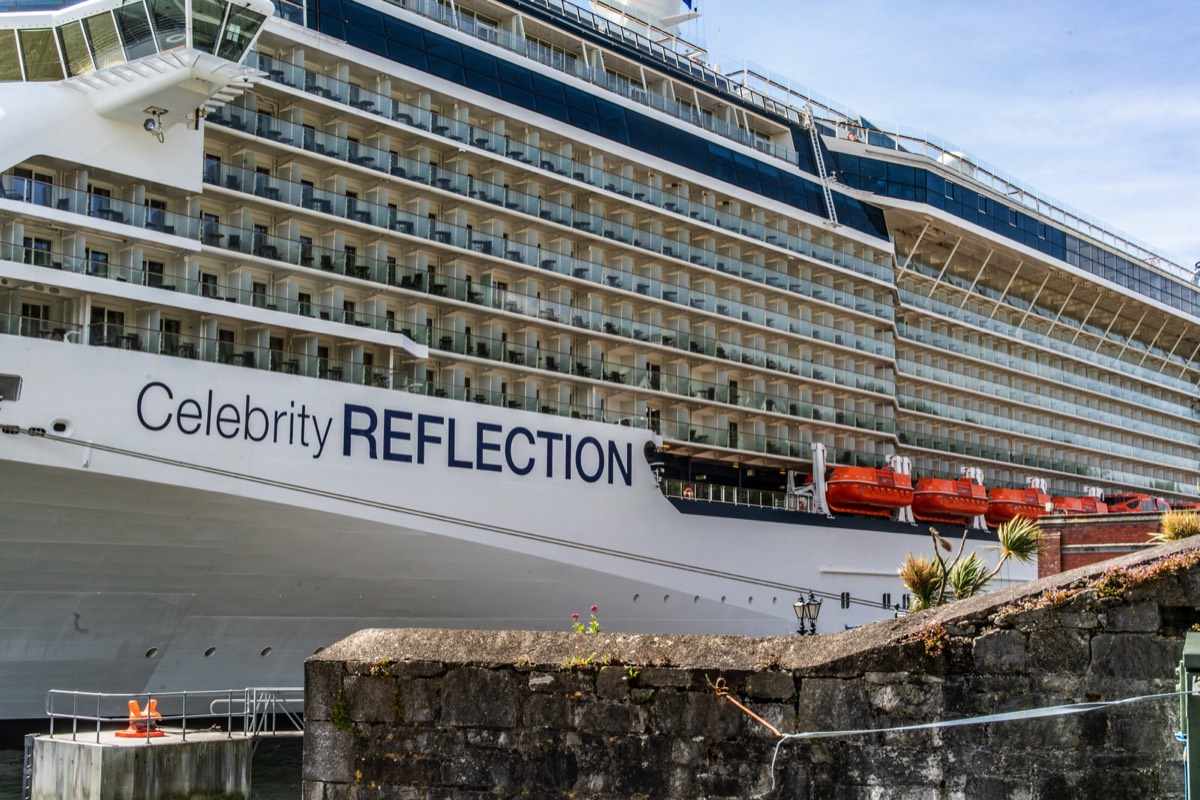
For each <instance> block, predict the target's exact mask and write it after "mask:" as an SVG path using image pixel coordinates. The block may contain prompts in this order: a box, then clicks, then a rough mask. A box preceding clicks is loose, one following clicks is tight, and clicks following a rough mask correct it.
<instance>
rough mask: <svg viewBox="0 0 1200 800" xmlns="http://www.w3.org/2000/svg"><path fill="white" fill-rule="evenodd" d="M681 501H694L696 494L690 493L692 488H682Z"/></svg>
mask: <svg viewBox="0 0 1200 800" xmlns="http://www.w3.org/2000/svg"><path fill="white" fill-rule="evenodd" d="M683 499H684V500H695V499H696V493H695V492H693V491H692V487H690V486H686V487H684V490H683Z"/></svg>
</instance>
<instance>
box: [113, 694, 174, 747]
mask: <svg viewBox="0 0 1200 800" xmlns="http://www.w3.org/2000/svg"><path fill="white" fill-rule="evenodd" d="M160 719H162V714H160V713H158V700H157V699H155V698H153V697H152V698H150V701H149V702H148V703H147V704H146V710H145V711H142V709H141V707H140V706H139V705H138V701H137V700H130V701H129V727H128V728H126V729H125V730H123V731H117V736H120V737H121V738H123V739H145V738H147V737H150V738H153V737H155V736H165V735H166V734H165V733H163V732H162V731H160V730H159V729H158V720H160Z"/></svg>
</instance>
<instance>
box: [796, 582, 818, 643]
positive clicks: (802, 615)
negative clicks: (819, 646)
mask: <svg viewBox="0 0 1200 800" xmlns="http://www.w3.org/2000/svg"><path fill="white" fill-rule="evenodd" d="M792 608H793V609H794V610H795V612H796V619H797V620H799V621H800V629H799V630H798V631H796V633H798V634H800V635H801V636H805V635H807V636H816V635H817V615H818V614H820V613H821V601H820V600H818V599H817V598H816V597H814V596H813V593H812V592H811V591H809V593H808V599H807V600H805V599H804V595H800V598H799V599H798V600H796V602H795V603H793V604H792ZM806 621H807V622H808V628H807V629H805V626H804V623H805V622H806Z"/></svg>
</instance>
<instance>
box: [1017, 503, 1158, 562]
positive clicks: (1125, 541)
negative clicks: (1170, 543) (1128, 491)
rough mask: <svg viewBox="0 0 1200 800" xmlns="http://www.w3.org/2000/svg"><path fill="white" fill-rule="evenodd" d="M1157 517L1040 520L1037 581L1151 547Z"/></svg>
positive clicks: (1046, 518) (1068, 517) (1106, 516)
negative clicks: (1040, 535) (1040, 533)
mask: <svg viewBox="0 0 1200 800" xmlns="http://www.w3.org/2000/svg"><path fill="white" fill-rule="evenodd" d="M1160 516H1161V515H1159V514H1109V515H1102V516H1093V515H1087V516H1067V517H1042V518H1041V519H1040V520H1038V524H1039V525H1040V526H1041V528H1042V548H1041V551H1040V552H1039V553H1038V577H1039V578H1045V577H1047V576H1050V575H1057V574H1058V573H1060V572H1066V571H1067V570H1072V569H1075V568H1077V567H1084V566H1088V565H1090V564H1097V563H1099V562H1101V561H1107V560H1108V559H1110V558H1116V557H1117V556H1123V555H1126V554H1128V553H1136V552H1140V551H1141V550H1145V549H1146V548H1147V547H1152V546H1153V544H1154V543H1153V542H1152V541H1151V538H1150V537H1152V536H1153V535H1154V534H1156V533H1158V529H1159V519H1160Z"/></svg>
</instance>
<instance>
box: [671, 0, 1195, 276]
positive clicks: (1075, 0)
mask: <svg viewBox="0 0 1200 800" xmlns="http://www.w3.org/2000/svg"><path fill="white" fill-rule="evenodd" d="M696 4H697V5H698V7H699V10H700V11H701V14H702V18H701V19H700V20H699V21H697V22H691V23H686V25H685V27H684V28H683V32H684V33H685V34H686V33H692V34H693V35H697V36H700V37H701V38H703V39H704V41H705V42H706V43H707V46H708V49H709V52H710V53H711V54H713V55H714V56H715V57H716V58H717V59H718V60H719V63H720V66H721V69H722V71H724V72H728V71H730V70H731V69H734V68H736V67H737V66H738V65H739V64H741V63H742V62H744V61H747V60H749V61H751V62H753V63H755V64H757V65H759V66H761V67H766V68H768V69H770V70H771V71H773V72H776V73H780V74H782V75H786V76H788V77H789V78H791V80H792V81H793V82H795V83H798V84H800V85H802V86H805V87H807V88H808V89H810V90H812V91H814V92H816V93H818V94H820V95H823V96H825V97H827V98H830V99H832V100H835V101H837V102H838V103H840V104H841V105H842V106H846V107H849V108H851V109H854V110H855V111H857V112H858V113H860V114H862V115H863V116H864V117H866V118H867V119H869V120H872V121H885V122H890V123H898V124H900V125H903V126H905V127H908V128H914V129H917V130H922V131H926V132H928V133H931V134H933V135H934V136H936V137H938V138H940V139H943V140H946V141H949V142H953V143H954V144H955V145H957V146H958V147H959V149H961V150H963V151H964V152H967V153H970V154H971V155H972V156H974V157H976V158H979V159H982V160H983V161H986V162H987V163H989V164H990V165H991V166H993V167H996V168H999V169H1000V170H1001V171H1003V172H1005V173H1008V174H1009V175H1011V176H1013V177H1016V178H1018V179H1020V181H1022V182H1023V183H1024V184H1027V185H1029V186H1032V187H1034V188H1036V189H1037V190H1039V193H1040V194H1042V195H1043V196H1047V197H1049V198H1051V199H1054V200H1056V201H1059V202H1062V203H1065V204H1066V205H1068V206H1070V207H1072V208H1074V209H1075V210H1077V211H1081V212H1083V213H1084V214H1087V215H1089V216H1091V217H1094V218H1096V219H1098V220H1100V221H1102V222H1104V223H1105V224H1106V225H1107V226H1108V227H1111V228H1115V229H1117V230H1118V231H1120V232H1122V233H1124V234H1126V235H1128V236H1131V237H1132V238H1133V239H1135V240H1140V241H1141V242H1143V243H1145V244H1148V245H1150V246H1152V247H1153V248H1154V249H1156V250H1158V251H1161V252H1163V253H1164V254H1165V255H1168V256H1173V257H1174V260H1175V261H1176V263H1179V264H1181V265H1183V266H1184V267H1187V268H1188V269H1189V271H1190V269H1191V267H1192V265H1193V264H1194V263H1196V262H1200V59H1198V58H1197V57H1196V47H1197V42H1200V2H1198V0H1092V1H1091V2H1086V1H1085V0H1007V1H1006V2H997V1H996V0H992V1H991V2H989V1H988V0H981V1H978V2H970V1H969V0H956V1H955V2H951V1H950V0H854V2H847V0H698V2H697V3H696Z"/></svg>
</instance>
